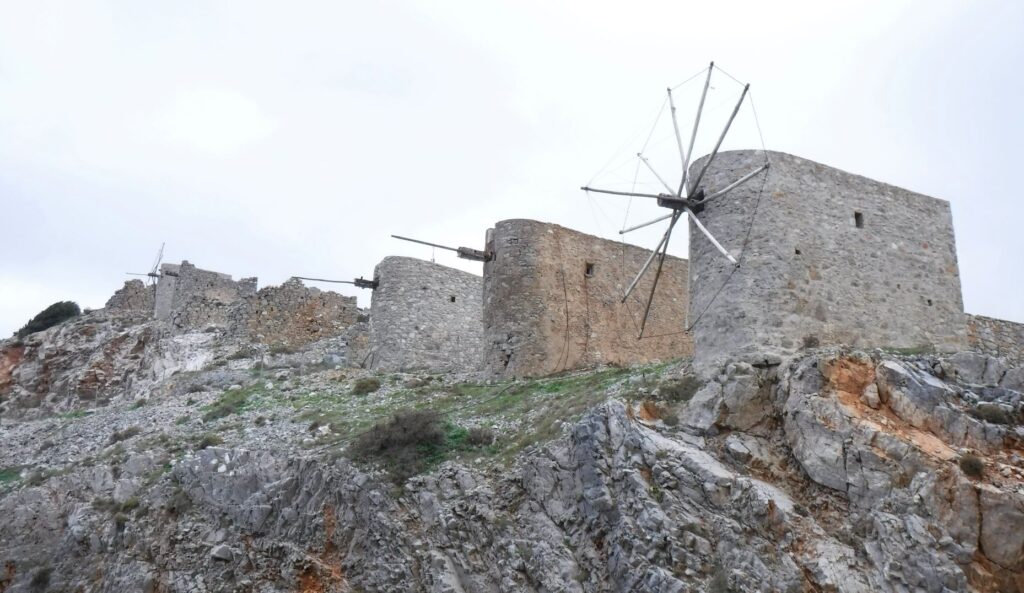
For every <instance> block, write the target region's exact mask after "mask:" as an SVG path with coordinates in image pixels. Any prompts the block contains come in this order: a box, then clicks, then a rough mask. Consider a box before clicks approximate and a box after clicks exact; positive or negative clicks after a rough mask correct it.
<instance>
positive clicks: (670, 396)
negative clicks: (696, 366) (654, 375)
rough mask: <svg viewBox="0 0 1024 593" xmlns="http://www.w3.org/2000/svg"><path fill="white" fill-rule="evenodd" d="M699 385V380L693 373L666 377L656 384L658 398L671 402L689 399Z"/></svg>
mask: <svg viewBox="0 0 1024 593" xmlns="http://www.w3.org/2000/svg"><path fill="white" fill-rule="evenodd" d="M700 387H701V383H700V380H699V379H697V377H695V376H693V375H683V376H682V377H678V378H674V379H667V380H665V381H662V382H661V384H660V385H658V398H659V399H662V400H664V401H668V402H673V403H679V402H686V401H690V399H691V398H692V397H693V396H694V395H695V394H696V393H697V390H698V389H700Z"/></svg>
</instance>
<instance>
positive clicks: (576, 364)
mask: <svg viewBox="0 0 1024 593" xmlns="http://www.w3.org/2000/svg"><path fill="white" fill-rule="evenodd" d="M487 251H488V252H489V253H491V260H490V261H488V262H487V263H486V264H484V344H485V346H484V366H485V368H486V370H487V371H488V372H489V373H491V374H494V375H501V376H516V377H521V376H540V375H547V374H551V373H556V372H559V371H563V370H567V369H573V368H580V367H586V366H591V365H596V364H601V363H609V364H628V363H636V362H649V361H654V360H666V359H672V358H678V357H682V356H686V355H689V354H691V353H692V345H691V342H690V338H689V336H688V335H687V334H686V332H685V328H686V312H687V306H688V298H687V269H688V266H687V262H686V260H683V259H679V258H675V257H668V258H666V260H665V265H664V268H663V270H662V277H661V280H660V282H659V284H658V289H657V294H656V295H655V300H654V305H653V306H652V309H651V315H650V317H649V319H648V321H647V326H646V329H645V330H644V337H643V338H642V339H638V333H639V332H638V328H639V324H640V320H641V317H642V316H643V310H644V305H645V303H646V298H647V295H648V294H649V292H650V289H651V283H652V282H653V276H654V274H653V271H652V272H651V273H648V274H646V275H645V276H644V278H643V280H642V281H641V282H640V284H639V285H638V287H637V289H636V290H635V291H634V292H633V294H632V295H631V297H630V299H629V300H628V301H627V302H626V303H621V302H620V301H621V298H622V295H623V294H624V293H625V290H626V288H627V287H628V285H629V283H630V282H631V281H632V279H633V277H634V276H635V275H636V273H637V272H638V271H639V270H640V267H641V266H642V265H643V263H644V262H645V261H646V259H647V257H648V256H649V255H650V251H649V250H647V249H643V248H641V247H636V246H633V245H627V244H624V243H621V242H616V241H609V240H607V239H601V238H600V237H594V236H591V235H586V234H584V233H580V232H577V231H573V230H570V229H567V228H564V227H561V226H558V225H555V224H545V223H541V222H537V221H534V220H503V221H501V222H499V223H497V224H496V225H495V226H494V228H493V229H491V230H490V231H488V234H487Z"/></svg>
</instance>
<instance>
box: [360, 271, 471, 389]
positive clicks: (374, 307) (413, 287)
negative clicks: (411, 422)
mask: <svg viewBox="0 0 1024 593" xmlns="http://www.w3.org/2000/svg"><path fill="white" fill-rule="evenodd" d="M374 278H375V279H376V280H377V282H378V285H377V288H375V289H374V291H373V298H372V300H371V305H370V354H369V359H368V362H367V364H368V366H370V367H371V368H377V369H388V370H412V369H429V370H435V371H445V370H458V371H473V370H477V369H478V368H479V366H480V352H481V343H482V340H481V316H482V313H481V298H482V294H481V281H482V280H481V278H480V277H479V276H476V275H474V274H470V273H468V272H463V271H461V270H456V269H453V268H448V267H445V266H441V265H438V264H435V263H431V262H427V261H422V260H418V259H413V258H409V257H386V258H384V259H383V260H381V262H380V263H379V264H378V265H377V268H376V270H375V271H374Z"/></svg>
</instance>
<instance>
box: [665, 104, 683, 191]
mask: <svg viewBox="0 0 1024 593" xmlns="http://www.w3.org/2000/svg"><path fill="white" fill-rule="evenodd" d="M668 106H669V111H670V112H671V113H672V127H673V128H674V129H675V131H676V145H677V146H678V147H679V162H680V163H682V164H683V171H684V173H683V175H684V176H685V175H686V173H685V171H686V153H685V152H683V137H682V136H680V135H679V122H678V121H677V120H676V103H675V101H673V100H672V89H668ZM668 191H672V190H671V189H670V190H668Z"/></svg>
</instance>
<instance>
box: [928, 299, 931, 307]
mask: <svg viewBox="0 0 1024 593" xmlns="http://www.w3.org/2000/svg"><path fill="white" fill-rule="evenodd" d="M928 306H929V307H931V306H932V300H931V299H928Z"/></svg>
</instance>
